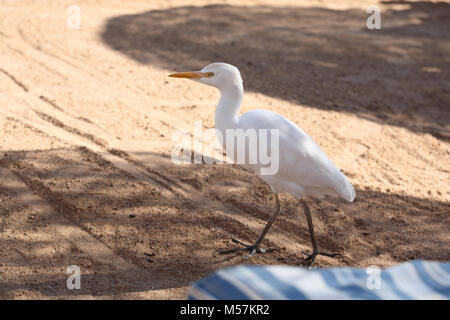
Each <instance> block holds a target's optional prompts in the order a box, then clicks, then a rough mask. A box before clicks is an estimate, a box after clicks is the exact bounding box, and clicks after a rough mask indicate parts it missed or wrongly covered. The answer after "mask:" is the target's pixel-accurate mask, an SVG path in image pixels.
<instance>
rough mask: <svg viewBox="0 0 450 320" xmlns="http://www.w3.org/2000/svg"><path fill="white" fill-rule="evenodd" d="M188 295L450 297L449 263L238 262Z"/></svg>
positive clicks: (243, 297) (193, 287)
mask: <svg viewBox="0 0 450 320" xmlns="http://www.w3.org/2000/svg"><path fill="white" fill-rule="evenodd" d="M188 299H191V300H204V299H229V300H235V299H236V300H247V299H252V300H253V299H268V300H278V299H308V300H309V299H370V300H378V299H407V300H409V299H450V263H443V262H431V261H423V260H415V261H410V262H406V263H403V264H400V265H397V266H394V267H390V268H386V269H379V268H377V267H369V268H367V269H356V268H330V269H312V270H308V269H305V268H301V267H291V266H281V265H280V266H277V265H275V266H238V267H233V268H229V269H225V270H220V271H217V272H216V273H214V274H212V275H210V276H208V277H207V278H205V279H202V280H199V281H197V282H195V283H194V284H192V285H191V287H190V288H189V293H188Z"/></svg>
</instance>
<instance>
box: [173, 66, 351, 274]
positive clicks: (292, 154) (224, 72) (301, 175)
mask: <svg viewBox="0 0 450 320" xmlns="http://www.w3.org/2000/svg"><path fill="white" fill-rule="evenodd" d="M169 76H170V77H174V78H186V79H190V80H193V81H196V82H200V83H202V84H205V85H208V86H212V87H215V88H217V89H218V90H219V91H220V100H219V103H218V105H217V107H216V111H215V118H214V125H215V129H216V130H218V131H219V132H220V133H222V137H225V139H222V141H221V143H222V146H223V148H224V149H225V151H226V145H227V143H228V142H230V141H227V138H226V137H227V135H226V134H225V131H226V130H237V129H242V130H248V129H255V130H261V129H265V130H272V129H275V130H277V132H278V157H279V158H278V161H279V168H278V170H277V172H276V173H274V174H270V175H263V174H261V172H260V171H259V170H257V169H258V168H259V165H260V164H259V163H258V162H257V163H256V164H254V165H252V166H250V167H251V168H254V169H255V172H256V174H257V175H258V176H259V177H260V178H261V179H262V180H263V181H264V182H266V183H267V184H268V185H269V186H270V189H271V191H272V192H273V194H274V198H275V203H276V210H275V211H274V213H273V214H272V215H271V216H270V219H269V221H268V222H267V224H266V226H265V227H264V229H263V230H262V232H261V234H260V235H259V236H258V238H257V239H256V241H255V243H254V244H252V245H247V244H245V243H243V242H241V241H239V240H237V239H232V241H233V242H234V243H238V244H239V245H240V246H242V247H238V248H234V249H231V250H224V251H221V252H222V253H231V252H236V251H239V250H247V251H250V255H249V256H253V255H254V254H255V253H266V252H269V251H273V250H271V249H264V248H261V241H262V240H263V239H264V237H265V236H266V234H267V232H268V231H269V229H270V227H271V226H272V224H273V222H274V221H275V219H276V218H277V217H278V215H279V214H280V212H281V205H280V198H279V194H280V193H289V194H291V195H292V196H293V197H294V198H296V199H298V201H299V203H300V204H301V207H302V209H303V210H302V211H303V212H304V214H305V216H306V220H307V223H308V229H309V233H310V238H311V243H312V249H313V251H312V253H311V254H310V255H308V256H307V257H306V258H305V259H304V261H307V262H309V263H310V266H311V265H312V264H313V263H314V261H315V259H316V257H317V256H318V255H324V256H329V257H335V256H339V255H340V254H339V253H328V252H325V251H322V250H319V247H318V245H317V241H316V237H315V233H314V225H313V220H312V216H311V210H310V208H309V206H308V204H307V203H306V202H305V198H307V197H313V198H314V197H315V198H322V197H324V196H327V195H328V196H337V197H341V198H343V199H345V200H346V201H348V202H353V200H354V199H355V190H354V188H353V186H352V184H351V183H350V181H349V180H348V179H347V177H346V176H345V175H344V174H343V173H342V172H341V171H340V170H339V169H338V168H337V167H336V166H335V165H334V164H333V163H332V162H331V160H330V159H329V158H328V156H327V155H326V154H325V153H324V152H323V151H322V149H321V148H320V147H319V145H318V144H317V143H316V142H315V141H314V140H313V139H312V138H311V137H310V136H309V135H308V134H307V133H306V132H304V131H303V130H302V129H300V128H299V127H298V126H297V125H295V124H294V123H293V122H291V121H290V120H288V119H286V118H285V117H283V116H281V115H279V114H277V113H275V112H272V111H269V110H264V109H257V110H251V111H248V112H246V113H244V114H243V115H242V116H239V109H240V107H241V103H242V99H243V96H244V86H243V80H242V77H241V73H240V71H239V69H238V68H237V67H235V66H233V65H231V64H227V63H222V62H215V63H211V64H209V65H207V66H206V67H204V68H203V69H201V70H200V71H188V72H179V73H174V74H171V75H169ZM247 151H248V150H247ZM226 152H227V151H226Z"/></svg>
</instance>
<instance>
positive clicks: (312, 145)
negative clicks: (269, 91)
mask: <svg viewBox="0 0 450 320" xmlns="http://www.w3.org/2000/svg"><path fill="white" fill-rule="evenodd" d="M239 127H241V128H243V129H244V130H246V129H248V128H256V129H269V130H270V129H279V171H278V173H277V174H276V177H274V178H276V179H279V180H280V179H282V180H283V181H286V182H290V183H296V184H298V185H299V186H301V187H302V188H303V189H305V190H306V191H308V189H310V190H314V193H318V192H319V193H320V190H323V193H324V194H329V193H328V192H327V190H330V189H331V190H334V191H335V192H336V193H337V194H338V195H340V196H341V197H343V198H344V199H346V200H347V201H350V202H351V201H353V199H354V198H355V190H354V188H353V186H352V185H351V183H350V182H349V181H348V179H347V178H346V177H345V175H344V174H343V173H342V172H341V171H340V170H339V169H338V168H336V166H335V165H334V164H333V163H332V162H331V160H330V159H329V158H328V157H327V155H326V154H325V153H324V152H323V151H322V149H321V148H320V147H319V146H318V145H317V143H316V142H315V141H314V140H313V139H312V138H311V137H310V136H309V135H308V134H306V133H305V132H304V131H303V130H302V129H300V128H299V127H298V126H296V125H295V124H294V123H292V122H291V121H289V120H288V119H286V118H284V117H283V116H281V115H279V114H277V113H274V112H271V111H268V110H253V111H249V112H247V113H245V114H244V115H242V116H241V117H240V119H239Z"/></svg>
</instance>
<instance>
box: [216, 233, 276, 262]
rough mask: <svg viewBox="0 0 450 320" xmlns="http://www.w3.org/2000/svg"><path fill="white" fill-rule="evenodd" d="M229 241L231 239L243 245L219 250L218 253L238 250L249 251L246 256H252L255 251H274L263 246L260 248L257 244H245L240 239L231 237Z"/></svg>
mask: <svg viewBox="0 0 450 320" xmlns="http://www.w3.org/2000/svg"><path fill="white" fill-rule="evenodd" d="M231 241H233V242H234V243H237V244H240V245H242V246H243V247H242V248H234V249H229V250H220V251H219V253H220V254H228V253H233V252H238V251H250V254H249V255H248V257H249V258H250V257H252V256H253V255H254V254H255V253H268V252H274V251H275V249H264V248H260V247H259V244H252V245H247V244H245V243H243V242H242V241H239V240H237V239H234V238H233V239H231Z"/></svg>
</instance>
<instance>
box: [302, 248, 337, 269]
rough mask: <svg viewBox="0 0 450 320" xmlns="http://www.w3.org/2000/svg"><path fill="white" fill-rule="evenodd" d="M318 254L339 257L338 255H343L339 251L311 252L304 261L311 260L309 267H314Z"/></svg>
mask: <svg viewBox="0 0 450 320" xmlns="http://www.w3.org/2000/svg"><path fill="white" fill-rule="evenodd" d="M318 255H322V256H327V257H337V256H339V257H342V255H341V254H340V253H337V252H333V253H329V252H325V251H319V252H313V253H311V254H310V255H309V256H307V257H306V258H305V259H303V262H309V264H308V267H309V268H312V266H313V264H314V262H315V260H316V257H317V256H318Z"/></svg>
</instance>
